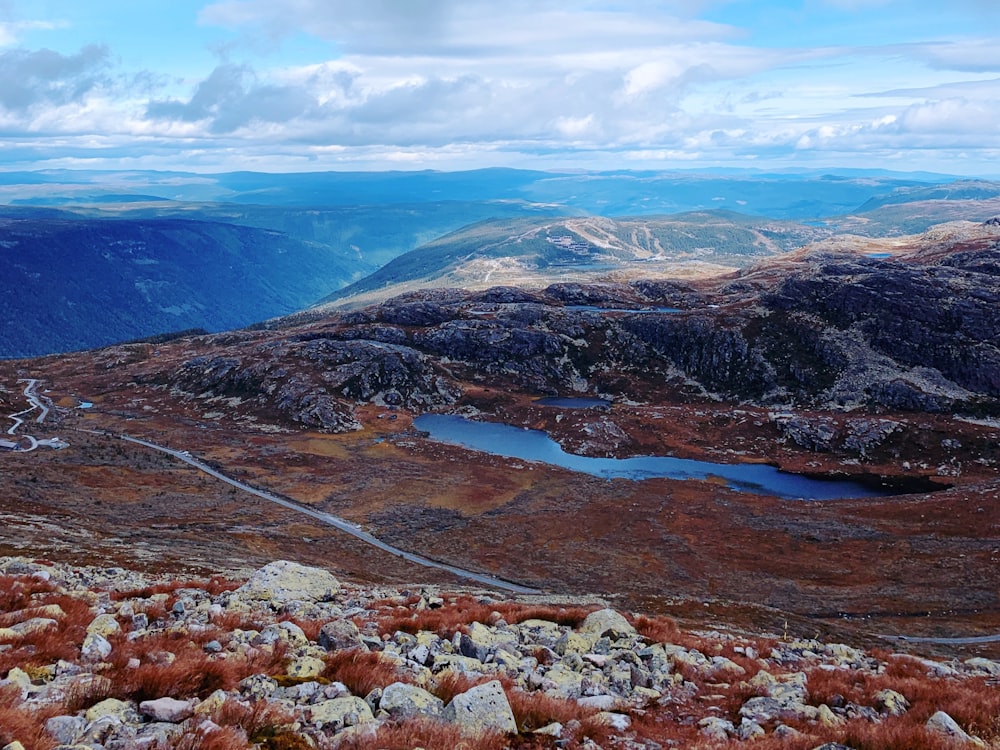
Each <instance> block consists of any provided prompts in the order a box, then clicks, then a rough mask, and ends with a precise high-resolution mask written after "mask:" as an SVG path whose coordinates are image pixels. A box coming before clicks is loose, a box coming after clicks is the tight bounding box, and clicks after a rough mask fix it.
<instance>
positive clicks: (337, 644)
mask: <svg viewBox="0 0 1000 750" xmlns="http://www.w3.org/2000/svg"><path fill="white" fill-rule="evenodd" d="M318 643H319V645H320V646H322V647H323V648H325V649H326V650H327V651H339V650H340V649H345V648H362V649H364V650H365V651H367V650H368V647H367V646H365V645H364V643H362V641H361V632H360V631H359V630H358V626H357V625H355V624H354V623H353V622H351V621H350V620H344V619H340V620H331V621H330V622H328V623H326V624H325V625H323V627H322V628H321V629H320V631H319V639H318Z"/></svg>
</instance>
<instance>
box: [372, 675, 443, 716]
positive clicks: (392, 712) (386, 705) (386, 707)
mask: <svg viewBox="0 0 1000 750" xmlns="http://www.w3.org/2000/svg"><path fill="white" fill-rule="evenodd" d="M378 707H379V710H380V711H384V712H385V713H387V714H388V715H389V716H391V717H392V718H394V719H395V718H409V717H412V716H440V715H441V714H442V713H443V711H444V702H443V701H442V700H441V699H440V698H438V697H436V696H434V695H431V694H430V693H428V692H427V691H426V690H424V689H423V688H419V687H417V686H416V685H408V684H406V683H405V682H394V683H392V684H391V685H387V686H386V687H385V688H383V690H382V695H381V697H380V698H379V702H378Z"/></svg>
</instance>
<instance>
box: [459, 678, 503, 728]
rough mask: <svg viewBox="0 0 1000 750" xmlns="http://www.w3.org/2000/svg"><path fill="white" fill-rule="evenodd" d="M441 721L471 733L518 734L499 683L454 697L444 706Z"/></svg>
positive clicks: (479, 686) (479, 687)
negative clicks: (443, 719)
mask: <svg viewBox="0 0 1000 750" xmlns="http://www.w3.org/2000/svg"><path fill="white" fill-rule="evenodd" d="M444 718H445V719H446V720H447V721H449V722H451V723H453V724H458V725H459V726H461V727H462V728H463V729H465V730H466V731H469V732H472V733H482V732H486V731H490V730H496V731H500V732H506V733H510V734H514V733H516V732H517V724H516V723H515V721H514V712H513V711H512V710H511V708H510V703H509V702H508V700H507V695H506V694H505V693H504V691H503V686H502V685H501V684H500V681H499V680H492V681H491V682H487V683H485V684H483V685H477V686H476V687H474V688H471V689H470V690H467V691H466V692H464V693H461V694H459V695H456V696H455V697H454V698H452V700H451V703H449V704H448V705H447V706H445V709H444Z"/></svg>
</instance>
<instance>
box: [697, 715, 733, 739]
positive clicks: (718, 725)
mask: <svg viewBox="0 0 1000 750" xmlns="http://www.w3.org/2000/svg"><path fill="white" fill-rule="evenodd" d="M698 733H699V734H701V735H703V736H705V737H708V738H709V739H710V740H719V741H725V740H727V739H729V738H730V737H732V736H734V735H735V734H736V727H735V726H733V722H731V721H729V719H723V718H721V717H719V716H706V717H705V718H704V719H702V720H701V721H699V722H698Z"/></svg>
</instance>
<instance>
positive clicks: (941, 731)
mask: <svg viewBox="0 0 1000 750" xmlns="http://www.w3.org/2000/svg"><path fill="white" fill-rule="evenodd" d="M925 726H926V727H927V731H929V732H932V733H934V734H937V735H941V736H942V737H948V738H950V739H953V740H957V741H960V742H967V743H970V744H973V745H978V746H980V747H986V743H985V742H983V741H982V740H981V739H979V738H977V737H973V736H972V735H970V734H968V733H966V731H965V730H964V729H962V727H960V726H959V725H958V722H957V721H955V720H954V719H953V718H951V716H949V715H948V714H946V713H945V712H944V711H938V712H936V713H935V714H934V715H933V716H931V718H929V719H928V720H927V724H926V725H925Z"/></svg>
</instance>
